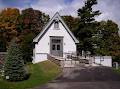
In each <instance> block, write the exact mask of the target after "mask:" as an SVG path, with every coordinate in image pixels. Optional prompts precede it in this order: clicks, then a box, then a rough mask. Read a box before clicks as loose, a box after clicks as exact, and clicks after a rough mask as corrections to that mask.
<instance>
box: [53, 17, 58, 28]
mask: <svg viewBox="0 0 120 89" xmlns="http://www.w3.org/2000/svg"><path fill="white" fill-rule="evenodd" d="M54 28H55V29H59V19H58V18H56V19H55V22H54Z"/></svg>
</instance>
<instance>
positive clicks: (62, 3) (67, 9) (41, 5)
mask: <svg viewBox="0 0 120 89" xmlns="http://www.w3.org/2000/svg"><path fill="white" fill-rule="evenodd" d="M84 2H85V0H0V10H1V9H3V8H7V7H12V8H19V9H20V10H22V9H25V8H29V7H32V8H34V9H37V10H40V11H43V12H44V13H46V14H49V15H50V16H51V17H52V16H53V15H54V14H55V13H56V12H57V11H58V12H59V13H60V14H61V15H72V16H75V17H76V16H77V10H78V9H79V8H81V7H82V6H83V5H84ZM94 10H100V11H101V13H102V14H101V15H100V16H98V17H96V20H98V21H101V20H108V19H111V20H113V21H115V22H116V23H117V24H118V25H119V27H120V0H98V4H97V5H95V6H94Z"/></svg>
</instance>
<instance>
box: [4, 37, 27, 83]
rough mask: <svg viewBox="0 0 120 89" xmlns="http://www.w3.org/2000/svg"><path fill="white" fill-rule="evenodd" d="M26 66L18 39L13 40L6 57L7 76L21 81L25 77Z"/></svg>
mask: <svg viewBox="0 0 120 89" xmlns="http://www.w3.org/2000/svg"><path fill="white" fill-rule="evenodd" d="M25 76H26V72H25V66H24V61H23V56H22V52H21V50H20V47H19V45H18V44H17V43H16V40H15V39H14V40H12V41H11V44H10V47H9V48H8V50H7V56H6V58H5V78H6V79H8V80H10V81H21V80H23V79H24V78H25Z"/></svg>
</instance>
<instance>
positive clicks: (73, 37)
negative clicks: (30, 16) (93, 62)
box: [33, 12, 79, 43]
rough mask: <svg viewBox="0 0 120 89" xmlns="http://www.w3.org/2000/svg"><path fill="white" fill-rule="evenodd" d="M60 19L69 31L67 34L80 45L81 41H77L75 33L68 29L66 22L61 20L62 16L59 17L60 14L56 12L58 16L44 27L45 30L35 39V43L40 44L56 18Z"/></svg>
mask: <svg viewBox="0 0 120 89" xmlns="http://www.w3.org/2000/svg"><path fill="white" fill-rule="evenodd" d="M56 17H57V18H58V19H59V20H60V21H61V23H62V24H63V26H64V27H65V29H66V30H67V32H68V33H69V35H70V36H71V37H72V39H73V40H74V42H75V43H79V41H78V40H77V39H76V37H75V36H74V35H73V33H72V32H71V31H70V30H69V28H68V27H67V25H66V24H65V22H64V21H63V19H62V18H61V16H60V15H59V13H58V12H56V14H55V15H54V16H53V17H52V19H51V20H50V21H49V22H48V24H47V25H46V26H45V27H44V29H43V30H42V31H41V32H40V33H39V34H38V35H37V36H36V37H35V38H34V39H33V42H35V43H37V42H39V40H40V39H41V38H42V37H43V36H44V34H45V33H46V32H47V30H48V28H49V26H50V25H51V24H52V23H53V21H54V20H55V18H56Z"/></svg>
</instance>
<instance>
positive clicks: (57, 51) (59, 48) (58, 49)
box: [50, 36, 63, 57]
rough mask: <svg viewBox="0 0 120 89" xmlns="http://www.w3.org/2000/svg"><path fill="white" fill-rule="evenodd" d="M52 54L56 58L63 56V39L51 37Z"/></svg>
mask: <svg viewBox="0 0 120 89" xmlns="http://www.w3.org/2000/svg"><path fill="white" fill-rule="evenodd" d="M50 54H51V55H54V56H60V57H62V56H63V37H57V36H54V37H50Z"/></svg>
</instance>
